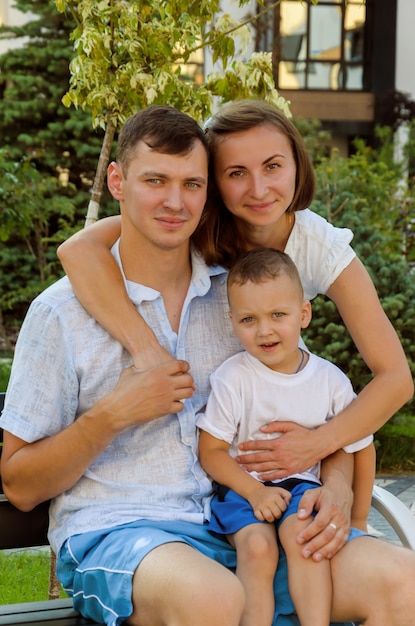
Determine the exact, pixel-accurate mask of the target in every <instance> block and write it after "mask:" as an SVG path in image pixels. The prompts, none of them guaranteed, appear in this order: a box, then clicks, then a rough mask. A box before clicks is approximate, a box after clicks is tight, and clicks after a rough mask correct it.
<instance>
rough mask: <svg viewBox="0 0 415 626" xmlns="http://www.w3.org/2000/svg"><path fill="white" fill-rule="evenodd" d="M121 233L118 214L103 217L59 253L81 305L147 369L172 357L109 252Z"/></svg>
mask: <svg viewBox="0 0 415 626" xmlns="http://www.w3.org/2000/svg"><path fill="white" fill-rule="evenodd" d="M120 232H121V218H120V217H119V216H114V217H107V218H104V219H102V220H99V221H98V222H97V223H96V224H94V225H93V226H89V227H88V228H86V229H84V230H80V231H79V232H77V233H76V234H75V235H73V236H72V237H71V238H70V239H68V240H67V241H65V242H64V243H63V244H61V245H60V246H59V248H58V250H57V254H58V257H59V259H60V261H61V263H62V265H63V268H64V270H65V272H66V273H67V275H68V277H69V279H70V281H71V284H72V287H73V289H74V292H75V294H76V296H77V298H78V299H79V301H80V302H81V304H82V305H83V306H84V307H85V309H86V310H87V311H88V313H90V314H91V315H92V317H94V318H95V319H96V320H97V321H98V322H99V323H100V324H101V325H102V326H103V327H104V328H106V329H107V330H108V332H109V333H110V334H111V335H112V336H113V337H115V339H117V340H118V341H119V342H120V343H121V344H122V345H123V346H124V347H125V348H126V349H127V350H128V351H129V352H130V354H131V355H132V357H133V360H134V365H135V367H136V368H137V369H139V370H144V369H147V368H150V367H154V366H156V365H160V363H163V362H165V361H167V360H170V359H172V356H171V354H169V353H168V352H167V351H166V350H165V349H164V348H162V347H161V346H160V344H159V342H158V341H157V338H156V336H155V334H154V333H153V331H152V330H151V329H150V328H149V326H147V324H146V323H145V321H144V320H143V318H142V317H141V315H140V314H139V313H138V311H137V309H136V308H135V306H134V305H133V303H132V302H131V300H130V298H129V297H128V294H127V292H126V289H125V286H124V281H123V278H122V276H121V272H120V270H119V268H118V265H117V263H116V261H115V259H114V258H113V256H112V255H111V254H110V253H109V250H110V249H111V248H112V246H113V244H114V243H115V241H116V240H117V239H118V237H119V236H120Z"/></svg>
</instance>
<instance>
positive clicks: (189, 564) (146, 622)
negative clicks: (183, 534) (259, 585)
mask: <svg viewBox="0 0 415 626" xmlns="http://www.w3.org/2000/svg"><path fill="white" fill-rule="evenodd" d="M244 603H245V596H244V592H243V587H242V584H241V583H240V581H239V580H238V579H237V577H236V576H235V575H234V574H233V573H232V572H230V571H228V570H227V569H226V568H225V567H223V566H222V565H219V564H218V563H216V562H215V561H213V560H212V559H209V558H208V557H206V556H204V555H203V554H201V553H200V552H198V551H197V550H195V549H193V548H192V547H190V546H188V545H187V544H185V543H179V542H176V543H168V544H164V545H162V546H159V547H158V548H155V549H154V550H153V551H152V552H150V553H149V554H148V555H147V556H146V557H145V558H144V559H143V561H142V562H141V563H140V565H139V567H138V568H137V571H136V573H135V575H134V579H133V606H134V611H133V614H132V615H131V617H130V618H129V619H128V623H129V624H131V625H132V626H195V624H197V625H198V626H213V625H214V626H238V624H239V621H240V617H241V614H242V611H243V608H244Z"/></svg>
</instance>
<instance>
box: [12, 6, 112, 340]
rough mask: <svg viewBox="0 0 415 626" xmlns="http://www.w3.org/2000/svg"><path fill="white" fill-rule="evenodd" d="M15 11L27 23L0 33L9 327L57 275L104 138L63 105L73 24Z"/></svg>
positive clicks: (38, 10)
mask: <svg viewBox="0 0 415 626" xmlns="http://www.w3.org/2000/svg"><path fill="white" fill-rule="evenodd" d="M15 6H16V8H18V9H19V10H20V11H22V12H24V13H26V12H28V11H30V14H31V16H32V17H31V18H30V19H29V21H28V22H27V23H26V24H24V25H23V26H20V27H15V28H11V27H6V26H3V27H1V28H0V37H1V38H2V39H11V40H15V42H16V44H17V45H18V47H16V48H11V49H10V50H9V51H8V52H7V53H5V54H3V55H1V56H0V93H1V95H2V98H1V99H0V137H1V155H0V171H1V172H2V175H1V177H0V307H1V309H0V313H1V311H2V313H3V324H4V325H7V326H8V327H10V326H11V325H12V326H14V325H15V323H16V322H15V320H20V319H21V318H22V317H23V315H24V313H25V310H26V308H27V305H28V303H29V302H30V300H31V299H32V298H33V297H34V296H35V295H36V294H37V293H38V292H39V291H41V289H42V288H43V287H44V285H45V284H47V282H48V281H51V280H53V279H55V278H56V277H58V276H60V275H61V274H62V270H61V267H60V264H59V263H57V262H56V252H55V251H56V246H57V244H58V243H60V241H62V240H63V239H64V238H65V236H67V234H68V232H71V231H72V230H73V228H74V224H75V223H76V222H79V220H80V219H82V218H84V216H85V212H86V206H87V204H88V200H89V196H90V187H91V185H92V181H93V177H94V172H95V169H96V163H97V159H98V156H99V152H100V148H101V144H102V138H103V132H102V130H101V129H95V130H94V129H92V127H91V120H90V115H89V114H88V113H85V112H84V111H82V110H76V109H74V108H71V109H68V108H67V107H65V106H64V105H63V104H62V97H63V95H64V94H65V93H66V91H67V89H68V86H69V76H70V73H69V62H70V59H71V57H72V56H73V49H72V45H71V43H70V41H69V34H70V32H71V31H72V29H73V28H74V23H73V22H72V21H71V19H68V18H67V17H66V16H65V15H62V14H60V13H59V12H58V11H57V9H56V6H55V4H54V2H53V1H51V0H30V1H28V0H16V1H15ZM107 198H108V199H109V194H108V195H107V196H106V197H105V201H104V203H103V211H104V213H105V212H109V211H110V210H111V208H110V204H109V200H108V199H107ZM112 207H114V208H113V210H114V209H115V205H114V204H112ZM45 281H46V282H45ZM0 322H1V320H0ZM3 324H2V323H0V338H1V337H3V340H6V338H7V335H6V331H5V330H4V327H3Z"/></svg>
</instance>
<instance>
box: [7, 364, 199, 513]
mask: <svg viewBox="0 0 415 626" xmlns="http://www.w3.org/2000/svg"><path fill="white" fill-rule="evenodd" d="M188 369H189V365H188V363H186V362H185V361H170V362H168V363H164V364H163V365H160V366H158V367H155V368H153V369H150V370H146V371H145V372H137V371H136V370H135V369H134V367H130V368H128V369H126V370H124V371H123V372H122V373H121V376H120V378H119V380H118V382H117V384H116V386H115V388H114V389H113V391H112V392H111V393H109V394H108V395H107V396H105V397H104V398H102V399H101V400H100V401H99V402H97V403H96V404H95V405H94V406H93V407H92V408H91V409H90V410H89V411H87V412H85V413H84V414H83V415H81V416H80V417H79V418H78V419H77V420H75V421H74V422H73V424H71V425H70V426H68V427H67V428H65V429H64V430H62V431H61V432H59V433H57V434H55V435H52V436H50V437H46V438H44V439H41V440H39V441H36V442H34V443H27V442H26V441H23V440H22V439H20V438H18V437H15V436H14V435H12V434H10V433H9V432H7V431H6V430H5V432H4V444H3V452H2V461H1V473H2V481H3V488H4V492H5V494H6V495H7V497H8V498H9V500H10V501H11V502H12V503H13V504H14V505H15V506H17V507H18V508H20V509H21V510H23V511H29V510H31V509H32V508H33V507H35V506H36V505H37V504H39V503H40V502H43V501H44V500H48V499H49V498H52V497H54V496H56V495H58V494H59V493H62V492H63V491H65V490H66V489H69V488H70V487H72V486H73V485H74V484H75V483H76V482H77V481H78V480H79V478H80V477H81V476H82V475H83V473H84V472H85V470H86V468H87V467H88V466H89V465H90V464H91V463H92V461H94V459H96V458H97V457H98V456H99V455H100V454H101V452H102V451H103V450H104V449H105V448H106V447H107V446H108V445H109V444H110V443H111V441H112V440H113V439H114V438H115V437H116V436H117V435H118V434H119V433H120V432H121V431H123V430H124V429H125V428H128V427H130V426H133V425H138V424H142V423H145V422H148V421H151V420H153V419H156V418H158V417H160V416H162V415H166V414H168V413H177V412H178V411H180V410H182V408H183V403H182V402H181V400H182V399H185V398H190V397H191V396H192V394H193V389H194V388H193V379H192V377H191V375H190V374H188V373H187V372H188Z"/></svg>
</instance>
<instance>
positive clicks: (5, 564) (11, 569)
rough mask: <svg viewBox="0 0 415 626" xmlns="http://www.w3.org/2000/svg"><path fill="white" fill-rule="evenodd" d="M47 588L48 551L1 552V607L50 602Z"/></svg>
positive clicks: (62, 593)
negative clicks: (20, 603) (38, 601)
mask: <svg viewBox="0 0 415 626" xmlns="http://www.w3.org/2000/svg"><path fill="white" fill-rule="evenodd" d="M48 587H49V552H48V551H45V550H38V551H37V550H31V551H28V552H26V551H18V552H0V604H14V603H19V602H35V601H37V600H47V599H48ZM61 597H66V595H65V593H64V592H63V591H62V592H61Z"/></svg>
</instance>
